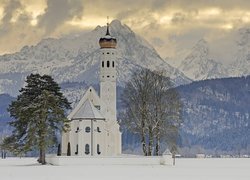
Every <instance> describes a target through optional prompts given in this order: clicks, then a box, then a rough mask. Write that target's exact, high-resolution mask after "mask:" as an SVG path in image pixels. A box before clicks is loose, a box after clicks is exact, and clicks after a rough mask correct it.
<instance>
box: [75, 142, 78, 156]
mask: <svg viewBox="0 0 250 180" xmlns="http://www.w3.org/2000/svg"><path fill="white" fill-rule="evenodd" d="M75 154H76V155H77V154H78V144H77V145H76V152H75Z"/></svg>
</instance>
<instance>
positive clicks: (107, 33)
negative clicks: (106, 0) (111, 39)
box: [106, 16, 110, 36]
mask: <svg viewBox="0 0 250 180" xmlns="http://www.w3.org/2000/svg"><path fill="white" fill-rule="evenodd" d="M107 35H108V36H110V33H109V17H108V16H107V32H106V36H107Z"/></svg>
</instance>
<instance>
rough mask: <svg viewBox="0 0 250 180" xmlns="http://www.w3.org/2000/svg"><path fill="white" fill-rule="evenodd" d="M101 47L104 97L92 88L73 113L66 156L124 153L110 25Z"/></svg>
mask: <svg viewBox="0 0 250 180" xmlns="http://www.w3.org/2000/svg"><path fill="white" fill-rule="evenodd" d="M99 44H100V53H101V54H100V77H99V78H100V96H99V95H98V93H97V92H96V91H95V89H94V88H93V87H89V88H88V90H87V91H86V92H85V94H84V96H83V97H82V99H81V100H80V101H79V103H78V105H77V106H76V107H75V108H74V109H73V110H72V112H71V113H70V114H69V116H68V119H69V121H70V123H69V125H70V131H68V132H66V133H65V132H63V134H62V155H66V154H67V151H68V148H69V147H70V152H71V156H114V155H119V154H121V132H120V130H119V128H120V126H119V124H118V122H117V117H116V76H117V72H116V59H117V52H116V44H117V41H116V38H114V37H112V36H111V35H110V32H109V24H108V25H107V32H106V35H105V36H104V37H102V38H100V40H99Z"/></svg>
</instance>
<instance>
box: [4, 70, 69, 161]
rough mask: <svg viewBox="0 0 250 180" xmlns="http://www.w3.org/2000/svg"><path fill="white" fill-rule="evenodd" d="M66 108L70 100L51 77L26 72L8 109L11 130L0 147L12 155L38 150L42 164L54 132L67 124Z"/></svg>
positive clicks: (66, 127) (65, 127) (54, 137)
mask: <svg viewBox="0 0 250 180" xmlns="http://www.w3.org/2000/svg"><path fill="white" fill-rule="evenodd" d="M67 109H70V103H69V102H68V100H67V99H66V98H65V97H64V96H63V94H62V93H61V92H60V87H59V85H58V84H57V83H56V82H55V81H54V80H53V78H52V77H50V76H48V75H43V76H41V75H39V74H31V75H29V76H28V77H27V80H26V86H25V87H24V88H22V89H21V90H20V95H19V96H18V97H17V99H16V100H15V101H13V102H12V103H11V104H10V106H9V108H8V111H9V112H10V115H11V117H12V118H14V120H13V121H12V122H10V125H11V126H12V127H13V132H12V135H11V136H9V137H7V138H5V139H4V142H3V145H2V146H3V147H5V149H8V150H9V151H11V152H13V153H14V154H16V155H21V154H25V153H26V152H28V151H32V150H34V149H39V151H40V157H39V162H40V163H41V164H45V163H46V162H45V152H46V149H47V148H48V147H50V146H52V145H53V144H55V143H56V141H57V138H56V133H57V132H58V131H61V130H63V131H67V129H68V127H69V126H68V123H67V122H68V120H67V118H66V115H65V111H66V110H67Z"/></svg>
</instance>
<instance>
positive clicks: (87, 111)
mask: <svg viewBox="0 0 250 180" xmlns="http://www.w3.org/2000/svg"><path fill="white" fill-rule="evenodd" d="M74 119H99V120H104V119H105V118H104V117H103V116H102V115H101V113H100V112H99V110H98V109H96V108H95V106H94V105H93V103H92V102H91V101H90V100H89V99H86V101H85V102H84V104H83V105H82V106H81V107H80V108H79V109H78V111H77V112H76V113H75V114H74V117H73V118H72V120H74Z"/></svg>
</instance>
